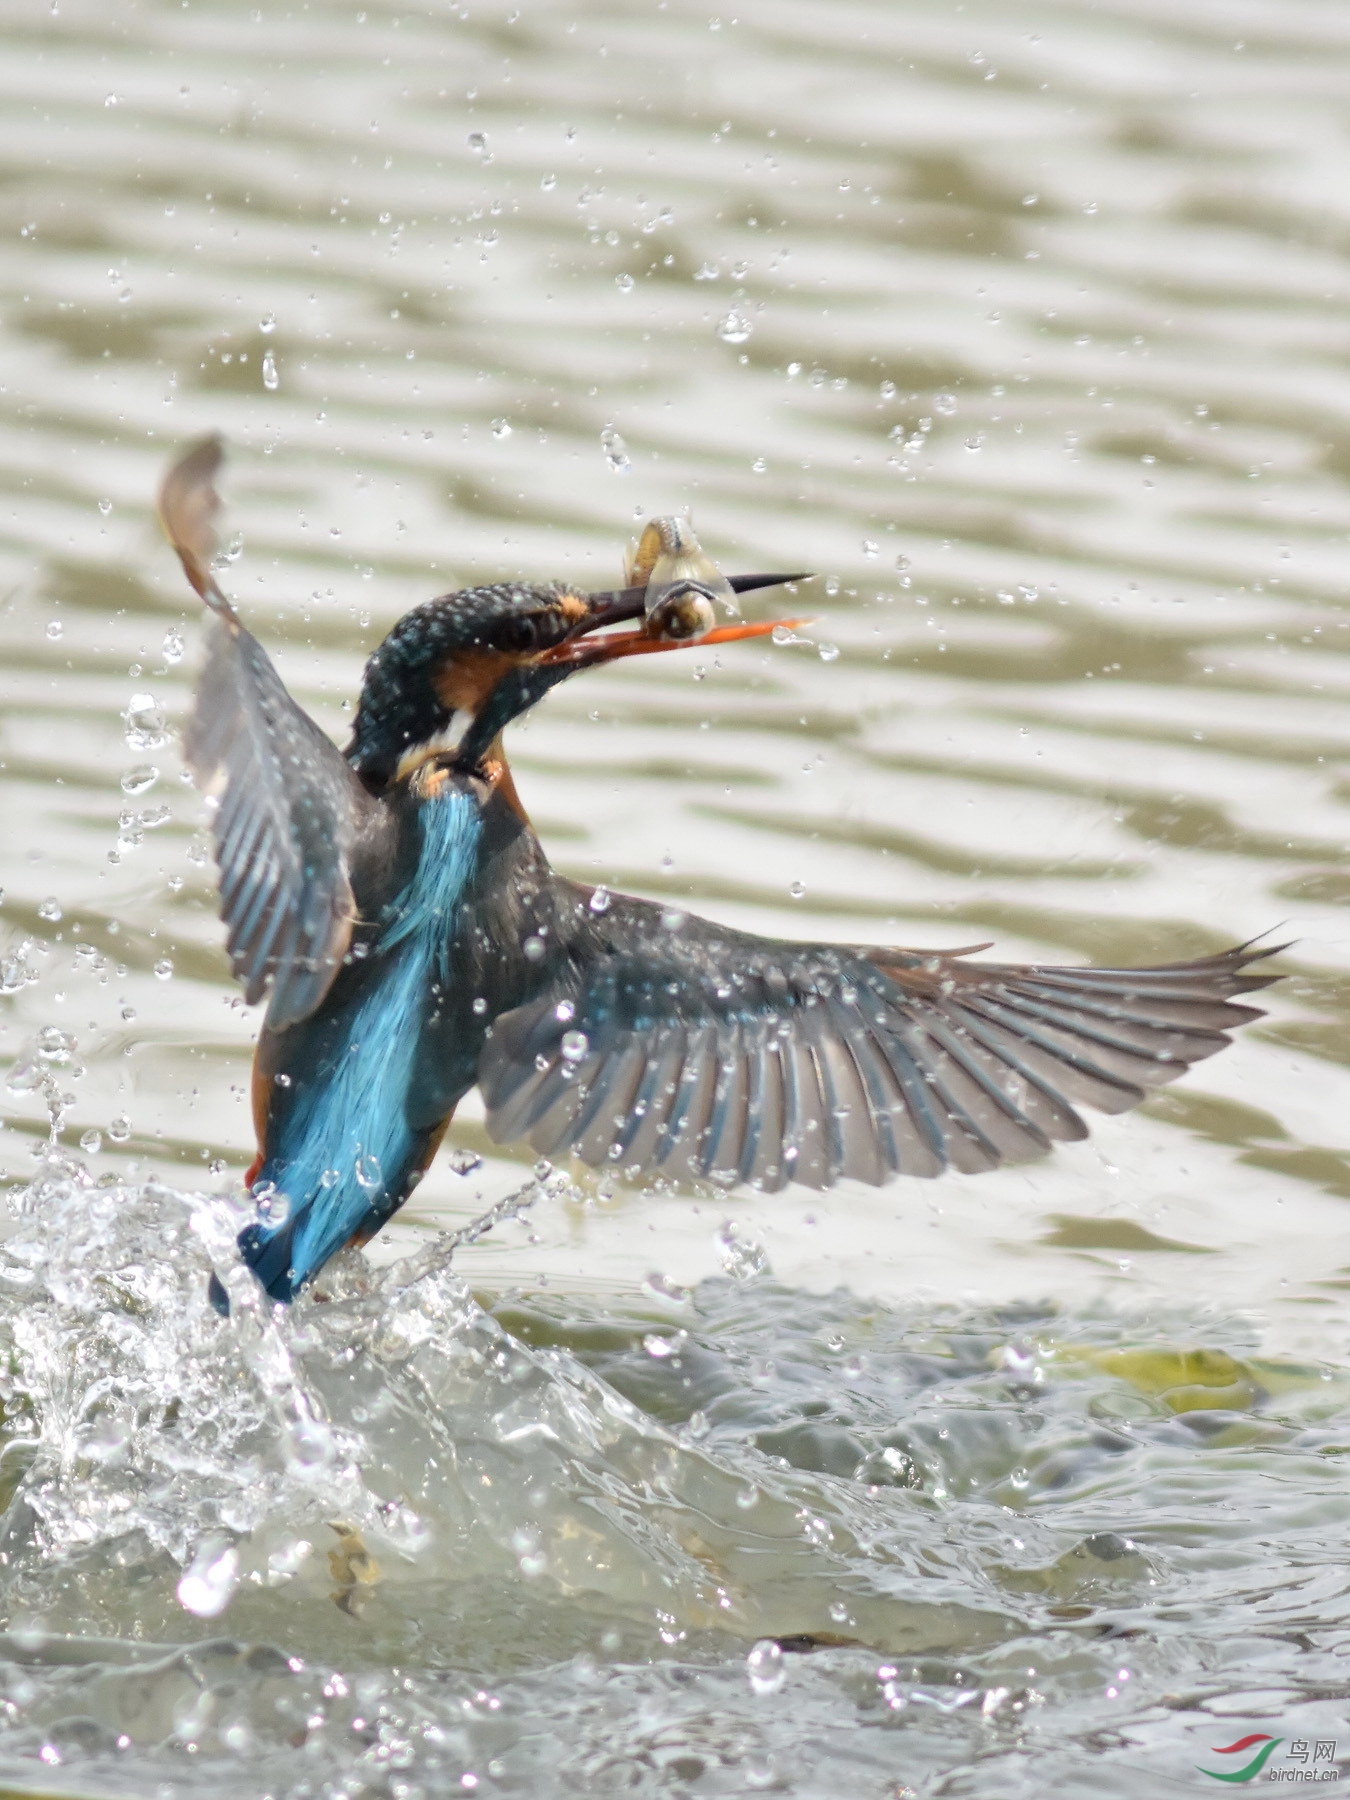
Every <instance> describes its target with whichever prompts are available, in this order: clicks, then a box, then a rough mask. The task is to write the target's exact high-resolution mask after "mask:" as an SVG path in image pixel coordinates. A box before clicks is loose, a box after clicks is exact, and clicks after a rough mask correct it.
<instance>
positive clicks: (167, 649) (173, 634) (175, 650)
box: [160, 625, 183, 663]
mask: <svg viewBox="0 0 1350 1800" xmlns="http://www.w3.org/2000/svg"><path fill="white" fill-rule="evenodd" d="M160 654H161V655H162V656H163V658H164V660H165V662H167V663H177V662H182V660H183V634H182V632H181V631H180V630H179V629H178V627H177V626H176V625H171V626H170V627H169V629H168V630H167V631H166V632H165V633H164V642H163V643H162V644H161V645H160Z"/></svg>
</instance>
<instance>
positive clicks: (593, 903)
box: [588, 887, 610, 913]
mask: <svg viewBox="0 0 1350 1800" xmlns="http://www.w3.org/2000/svg"><path fill="white" fill-rule="evenodd" d="M609 902H610V892H609V889H608V888H607V887H598V888H597V889H596V890H595V892H594V893H593V894H592V895H591V897H590V900H589V902H588V904H589V906H590V909H591V911H592V912H593V913H606V912H608V911H609Z"/></svg>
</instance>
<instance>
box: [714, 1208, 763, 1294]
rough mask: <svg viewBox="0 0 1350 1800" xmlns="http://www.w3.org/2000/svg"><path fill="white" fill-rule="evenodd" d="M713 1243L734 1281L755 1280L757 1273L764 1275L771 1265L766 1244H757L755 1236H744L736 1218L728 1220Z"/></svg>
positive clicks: (722, 1263)
mask: <svg viewBox="0 0 1350 1800" xmlns="http://www.w3.org/2000/svg"><path fill="white" fill-rule="evenodd" d="M713 1243H714V1245H715V1246H716V1249H717V1260H718V1261H719V1262H720V1263H721V1265H722V1267H723V1269H724V1270H725V1271H726V1273H727V1274H728V1275H730V1277H731V1279H732V1280H733V1281H753V1280H754V1278H755V1276H756V1275H763V1274H764V1273H765V1272H766V1270H767V1269H768V1267H769V1258H768V1256H767V1254H766V1253H765V1250H764V1246H763V1245H762V1244H757V1243H756V1242H755V1240H754V1239H753V1238H749V1237H743V1236H742V1235H741V1233H740V1232H739V1231H737V1229H736V1225H735V1221H734V1220H728V1221H727V1223H726V1224H725V1225H724V1226H723V1227H722V1229H721V1230H720V1231H719V1232H718V1233H717V1235H716V1237H715V1238H714V1239H713Z"/></svg>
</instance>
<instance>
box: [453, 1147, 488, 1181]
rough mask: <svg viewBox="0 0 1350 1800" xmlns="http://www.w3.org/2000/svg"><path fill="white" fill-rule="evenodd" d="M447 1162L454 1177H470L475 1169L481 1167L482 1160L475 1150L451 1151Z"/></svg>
mask: <svg viewBox="0 0 1350 1800" xmlns="http://www.w3.org/2000/svg"><path fill="white" fill-rule="evenodd" d="M448 1160H449V1163H450V1168H451V1172H452V1173H453V1174H455V1175H472V1174H473V1172H474V1170H475V1169H481V1168H482V1166H483V1159H482V1157H481V1156H480V1155H479V1154H478V1152H477V1151H476V1150H452V1151H451V1152H450V1156H449V1159H448Z"/></svg>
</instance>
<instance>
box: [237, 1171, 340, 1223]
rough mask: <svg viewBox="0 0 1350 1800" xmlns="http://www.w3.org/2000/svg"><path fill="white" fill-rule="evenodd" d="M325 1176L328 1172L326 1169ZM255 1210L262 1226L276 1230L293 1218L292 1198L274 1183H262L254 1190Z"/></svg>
mask: <svg viewBox="0 0 1350 1800" xmlns="http://www.w3.org/2000/svg"><path fill="white" fill-rule="evenodd" d="M324 1173H325V1174H327V1173H328V1171H327V1170H326V1169H325V1171H324ZM253 1210H254V1214H255V1216H256V1218H257V1221H258V1223H259V1224H260V1225H266V1226H267V1227H268V1228H269V1229H275V1227H276V1226H278V1225H284V1224H285V1223H286V1221H287V1219H289V1218H290V1216H291V1197H290V1195H289V1194H284V1193H283V1192H282V1191H281V1189H280V1188H279V1187H278V1186H277V1185H276V1183H275V1182H274V1181H260V1182H259V1183H258V1185H257V1187H255V1188H254V1190H253Z"/></svg>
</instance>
